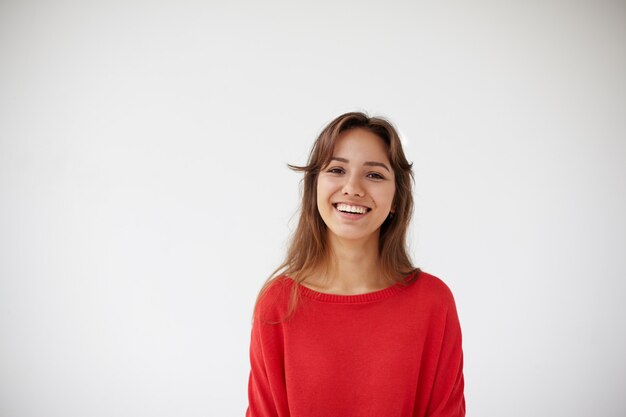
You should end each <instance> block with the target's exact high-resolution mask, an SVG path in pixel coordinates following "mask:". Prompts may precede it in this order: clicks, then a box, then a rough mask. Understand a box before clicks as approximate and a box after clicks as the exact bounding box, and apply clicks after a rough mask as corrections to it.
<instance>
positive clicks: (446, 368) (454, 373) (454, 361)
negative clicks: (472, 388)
mask: <svg viewBox="0 0 626 417" xmlns="http://www.w3.org/2000/svg"><path fill="white" fill-rule="evenodd" d="M461 339H462V337H461V326H460V324H459V319H458V315H457V311H456V306H455V304H454V299H453V298H452V294H450V304H449V306H448V309H447V313H446V315H445V325H444V328H443V337H442V341H441V350H440V353H439V355H438V361H437V365H436V371H435V377H434V381H433V389H432V392H431V396H430V401H429V406H428V411H427V413H426V416H427V417H464V416H465V396H464V378H463V349H462V343H461V342H462V340H461Z"/></svg>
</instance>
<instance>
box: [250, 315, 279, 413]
mask: <svg viewBox="0 0 626 417" xmlns="http://www.w3.org/2000/svg"><path fill="white" fill-rule="evenodd" d="M261 326H262V324H260V323H259V320H258V319H255V320H254V324H253V326H252V333H251V335H250V378H249V380H248V410H247V411H246V417H278V411H277V409H276V404H275V403H274V398H273V395H272V389H271V386H270V381H269V378H268V373H267V368H266V364H265V358H264V355H263V343H262V342H261V335H260V333H261Z"/></svg>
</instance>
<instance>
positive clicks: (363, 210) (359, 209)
mask: <svg viewBox="0 0 626 417" xmlns="http://www.w3.org/2000/svg"><path fill="white" fill-rule="evenodd" d="M337 210H339V211H347V212H348V213H359V214H364V213H366V212H367V207H361V206H350V205H348V204H343V203H338V204H337Z"/></svg>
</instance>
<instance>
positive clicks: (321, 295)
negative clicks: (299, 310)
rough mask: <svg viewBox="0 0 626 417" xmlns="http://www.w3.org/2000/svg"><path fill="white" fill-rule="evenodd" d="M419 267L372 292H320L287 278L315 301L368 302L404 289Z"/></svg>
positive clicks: (304, 294) (387, 296) (303, 293)
mask: <svg viewBox="0 0 626 417" xmlns="http://www.w3.org/2000/svg"><path fill="white" fill-rule="evenodd" d="M418 272H419V269H417V270H415V271H413V272H411V273H410V274H409V275H407V276H405V277H404V278H403V279H401V280H400V281H398V282H396V283H395V284H392V285H391V286H389V287H387V288H383V289H381V290H376V291H372V292H367V293H363V294H349V295H347V294H330V293H325V292H320V291H316V290H313V289H311V288H309V287H305V286H304V285H302V284H300V283H298V282H296V281H294V280H293V279H292V278H290V277H288V278H289V280H290V281H291V282H292V283H293V284H295V285H297V287H298V290H299V291H300V294H302V295H303V296H305V297H307V298H312V299H314V300H316V301H321V302H325V303H340V304H355V303H369V302H372V301H379V300H383V299H385V298H389V297H391V296H393V295H395V294H398V293H400V292H402V291H404V290H405V289H406V288H407V287H408V286H409V285H410V284H411V283H412V282H414V281H415V279H414V278H416V275H417V274H418Z"/></svg>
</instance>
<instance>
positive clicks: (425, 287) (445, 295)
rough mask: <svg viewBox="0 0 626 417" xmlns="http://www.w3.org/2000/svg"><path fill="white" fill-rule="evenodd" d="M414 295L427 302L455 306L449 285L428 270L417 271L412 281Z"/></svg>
mask: <svg viewBox="0 0 626 417" xmlns="http://www.w3.org/2000/svg"><path fill="white" fill-rule="evenodd" d="M414 289H415V293H416V296H418V297H419V298H421V299H422V300H423V301H428V303H429V304H433V305H438V306H441V307H453V308H454V307H455V303H454V296H453V295H452V291H451V290H450V287H448V285H447V284H446V283H445V282H443V280H442V279H441V278H438V277H436V276H434V275H432V274H429V273H428V272H424V271H419V273H418V274H417V278H416V279H415V282H414Z"/></svg>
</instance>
